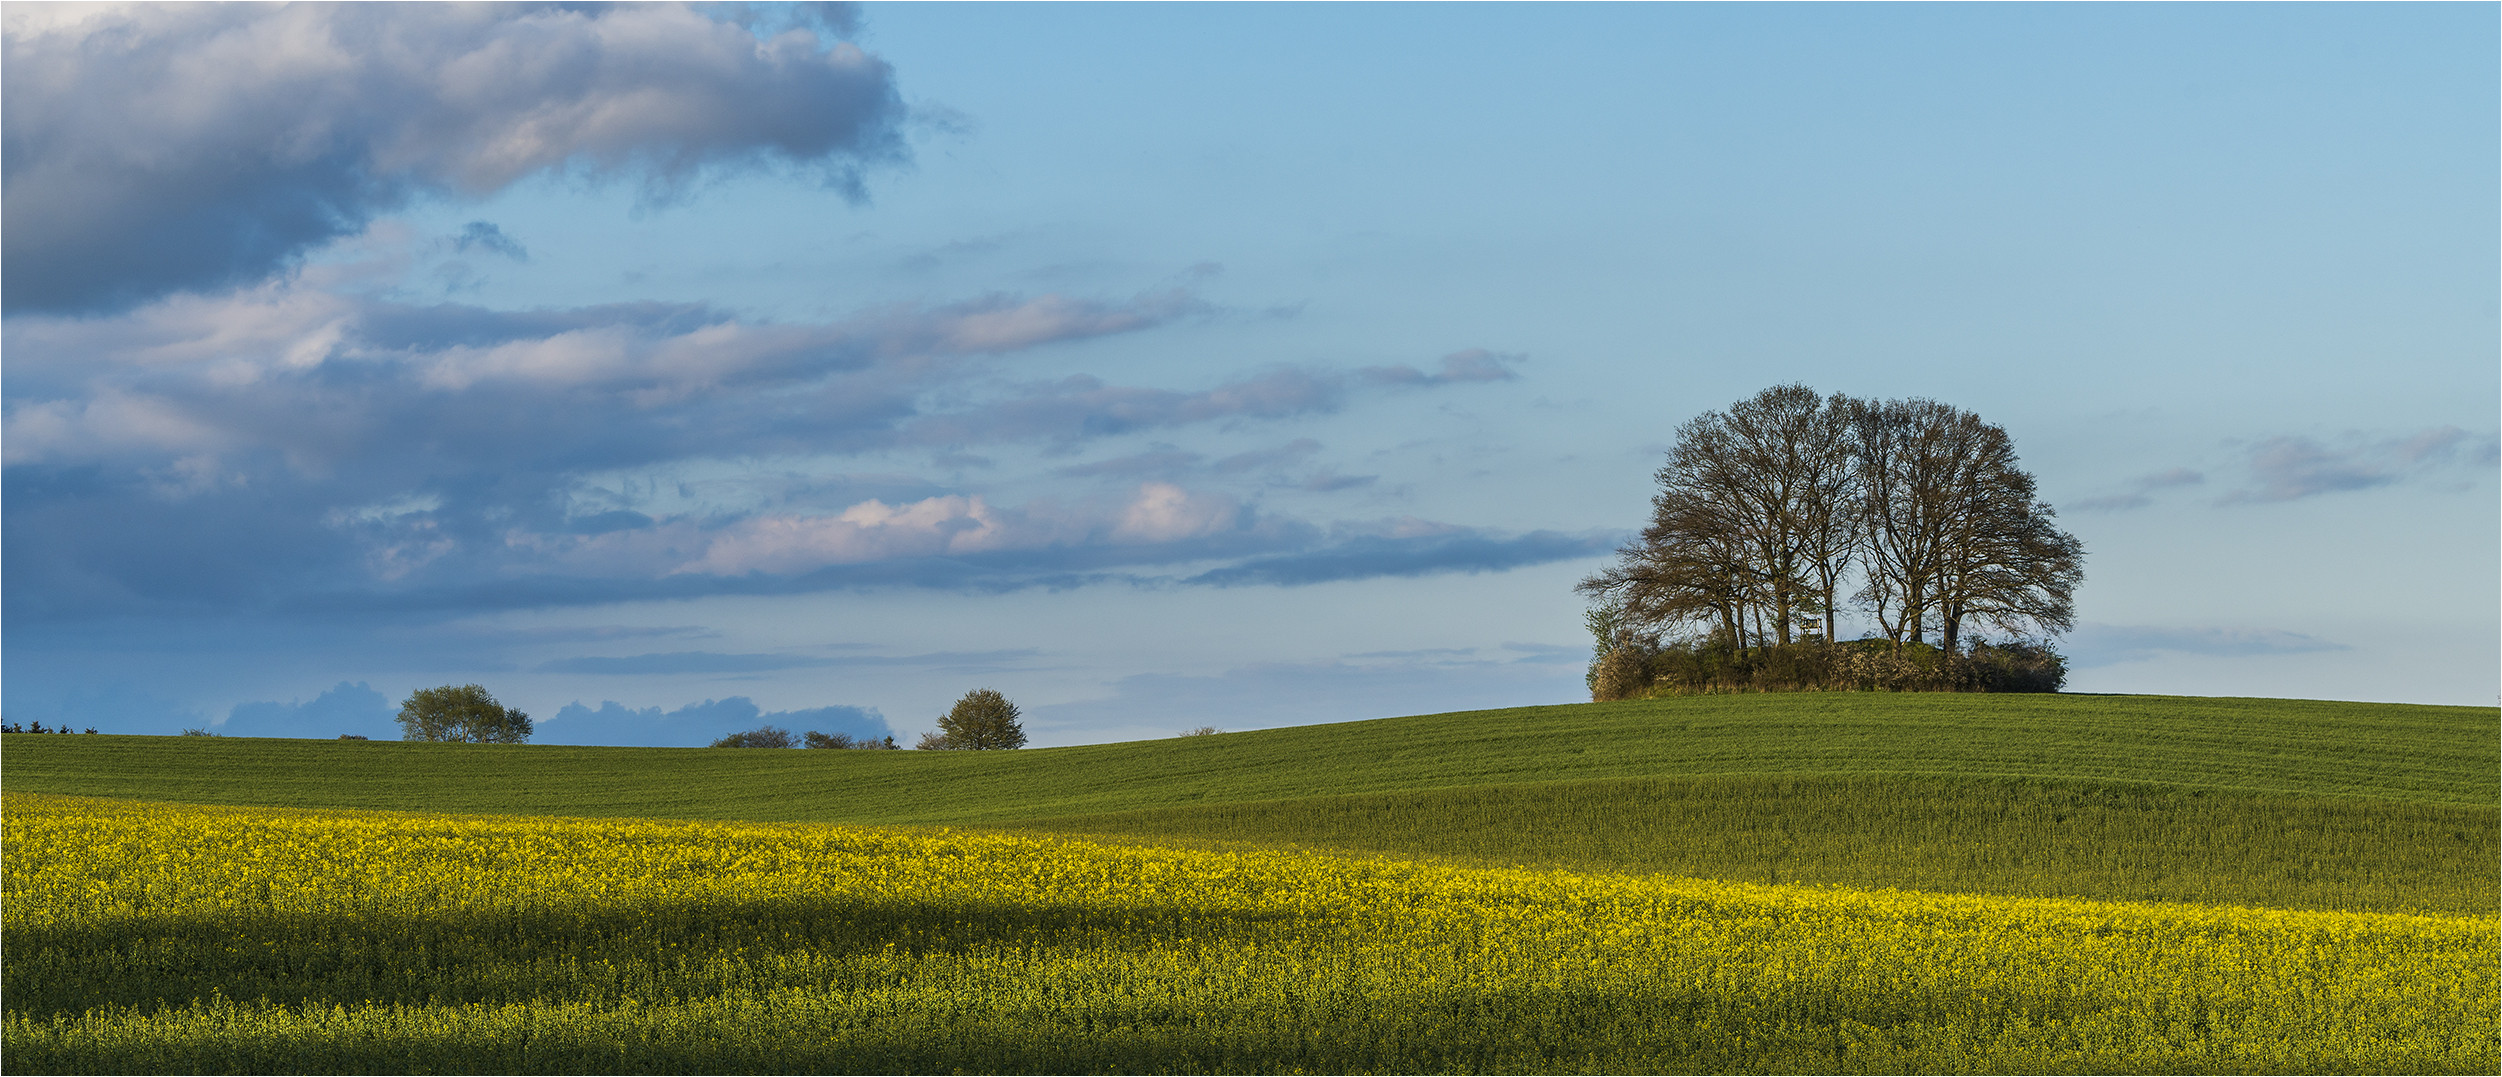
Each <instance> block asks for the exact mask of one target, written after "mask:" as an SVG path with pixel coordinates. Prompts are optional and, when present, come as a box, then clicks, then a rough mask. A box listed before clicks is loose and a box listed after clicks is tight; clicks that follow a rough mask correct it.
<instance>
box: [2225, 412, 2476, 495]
mask: <svg viewBox="0 0 2502 1077" xmlns="http://www.w3.org/2000/svg"><path fill="white" fill-rule="evenodd" d="M2497 460H2502V438H2497V437H2496V436H2495V435H2492V434H2471V433H2469V432H2467V431H2465V430H2461V429H2459V428H2458V427H2455V426H2444V427H2437V428H2434V429H2429V430H2423V431H2419V432H2416V433H2413V434H2406V435H2401V436H2397V437H2383V438H2371V437H2367V436H2363V435H2351V434H2350V435H2347V436H2346V437H2344V438H2342V439H2339V440H2338V441H2337V442H2336V443H2334V444H2323V443H2321V442H2320V441H2318V440H2315V439H2313V438H2308V437H2297V436H2288V437H2273V438H2268V439H2266V440H2264V441H2260V442H2258V443H2256V444H2253V445H2251V446H2250V447H2249V449H2248V450H2247V455H2246V456H2245V458H2244V464H2245V466H2246V467H2247V468H2248V470H2249V473H2250V478H2251V484H2250V485H2248V486H2246V487H2244V488H2242V489H2239V490H2236V491H2233V492H2231V493H2228V494H2226V495H2225V496H2224V497H2222V498H2221V499H2219V502H2218V503H2220V504H2239V503H2245V502H2270V501H2292V500H2295V499H2298V498H2305V497H2317V496H2319V495H2322V494H2333V493H2344V492H2348V491H2353V490H2368V489H2371V488H2373V487H2376V486H2387V485H2390V484H2392V483H2396V482H2399V481H2401V480H2403V479H2405V478H2407V477H2409V476H2410V475H2417V474H2422V473H2427V472H2431V471H2434V470H2437V469H2441V468H2448V467H2473V468H2480V469H2487V470H2490V469H2491V468H2493V467H2494V466H2495V463H2496V462H2497Z"/></svg>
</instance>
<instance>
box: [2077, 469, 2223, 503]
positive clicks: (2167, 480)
mask: <svg viewBox="0 0 2502 1077" xmlns="http://www.w3.org/2000/svg"><path fill="white" fill-rule="evenodd" d="M2205 481H2207V477H2206V476H2205V475H2203V474H2200V473H2198V472H2196V471H2192V470H2190V469H2188V468H2185V467H2176V468H2168V469H2166V470H2163V471H2157V472H2154V473H2153V474H2149V475H2140V476H2138V477H2136V478H2134V479H2130V480H2129V481H2128V483H2127V484H2126V486H2125V487H2124V488H2123V492H2121V493H2116V494H2106V495H2104V496H2101V497H2089V498H2086V499H2084V500H2082V501H2076V502H2072V503H2070V504H2069V505H2068V506H2067V507H2068V508H2069V509H2071V510H2074V511H2077V512H2124V511H2127V510H2129V509H2142V508H2145V507H2146V506H2148V505H2152V504H2154V498H2153V496H2152V495H2153V494H2154V493H2155V491H2158V490H2168V489H2171V488H2173V487H2179V486H2196V485H2198V484H2200V483H2203V482H2205Z"/></svg>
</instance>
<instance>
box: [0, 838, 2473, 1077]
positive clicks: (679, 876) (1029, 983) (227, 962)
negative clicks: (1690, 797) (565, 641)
mask: <svg viewBox="0 0 2502 1077" xmlns="http://www.w3.org/2000/svg"><path fill="white" fill-rule="evenodd" d="M4 810H5V842H6V850H5V852H6V891H5V899H6V905H5V913H4V915H0V930H4V932H5V938H0V944H5V977H6V982H5V1010H6V1018H5V1030H4V1031H5V1038H4V1039H0V1050H4V1051H5V1054H6V1058H5V1064H6V1067H7V1068H8V1069H9V1070H11V1071H13V1072H23V1073H35V1072H64V1071H109V1072H150V1071H179V1072H280V1071H294V1072H336V1071H393V1072H550V1071H557V1072H564V1071H570V1072H582V1071H595V1072H596V1071H607V1072H632V1071H649V1072H687V1071H696V1072H707V1071H708V1072H742V1071H745V1072H754V1071H767V1072H805V1071H867V1072H897V1071H941V1072H945V1071H1057V1072H1082V1071H1128V1072H1142V1071H1143V1072H1165V1071H1190V1072H1205V1071H1232V1072H1242V1071H1262V1072H1293V1071H1320V1072H1365V1071H1399V1072H1485V1071H1495V1072H1574V1071H1595V1070H1607V1071H1745V1072H1762V1071H1811V1072H1849V1071H1874V1072H1910V1071H2025V1072H2051V1071H2096V1072H2155V1071H2162V1072H2307V1071H2377V1072H2478V1073H2492V1072H2494V1071H2495V1070H2496V1068H2497V1049H2496V1034H2497V1027H2496V1007H2497V1000H2496V972H2495V970H2496V963H2497V951H2496V932H2497V922H2496V918H2495V917H2493V916H2479V917H2427V916H2400V915H2379V914H2360V913H2331V912H2289V911H2275V910H2264V909H2244V908H2210V907H2202V906H2190V905H2152V904H2124V903H2106V902H2084V901H2058V900H2042V899H2011V898H1986V897H1968V896H1941V895H1932V894H1920V893H1903V892H1894V891H1869V890H1844V889H1819V888H1801V887H1770V886H1754V885H1743V884H1735V883H1726V882H1713V881H1703V880H1691V879H1679V878H1665V877H1624V876H1594V875H1578V874H1570V873H1562V872H1536V871H1505V870H1488V869H1469V868H1457V867H1449V866H1438V865H1432V864H1422V863H1413V862H1401V861H1394V860H1386V859H1355V858H1345V857H1333V856H1324V855H1317V854H1305V853H1291V852H1208V851H1190V850H1173V849H1158V848H1147V847H1135V846H1121V845H1103V844H1092V843H1086V842H1080V841H1074V840H1058V839H1050V838H1037V837H1030V836H1010V835H1004V834H997V833H986V832H966V831H950V830H909V831H905V830H870V829H856V828H846V827H834V826H818V825H760V824H726V823H698V822H650V821H632V820H602V819H560V818H523V817H482V816H448V815H420V814H400V813H382V812H349V813H337V812H330V813H318V812H308V811H288V810H275V809H253V808H226V807H199V806H186V805H171V804H153V803H141V802H125V801H104V800H86V799H73V798H56V797H37V796H26V795H17V794H12V795H9V796H7V797H6V798H5V802H4Z"/></svg>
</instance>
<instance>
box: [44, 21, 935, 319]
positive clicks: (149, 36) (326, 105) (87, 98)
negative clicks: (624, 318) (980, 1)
mask: <svg viewBox="0 0 2502 1077" xmlns="http://www.w3.org/2000/svg"><path fill="white" fill-rule="evenodd" d="M810 21H813V22H815V23H816V24H817V25H818V26H820V27H828V28H839V27H843V26H848V25H849V24H850V17H849V16H843V17H839V18H826V17H814V18H812V19H811V20H810ZM838 32H840V31H839V30H838ZM177 101H178V102H181V107H168V105H167V103H168V102H177ZM661 101H665V102H667V107H654V103H655V102H661ZM904 120H905V110H904V107H903V105H902V104H901V99H900V97H899V96H898V94H897V92H896V89H895V84H894V76H893V72H892V71H891V70H890V69H889V68H888V66H887V65H886V64H885V63H884V62H883V61H881V60H879V59H877V58H876V57H873V56H870V55H868V54H867V53H864V52H862V51H860V50H859V49H858V48H856V47H854V46H852V45H849V44H844V43H840V42H836V43H832V44H830V45H829V43H828V42H827V41H825V40H824V39H823V38H821V37H819V36H818V33H817V32H816V31H815V30H813V29H810V28H807V27H804V26H793V27H791V28H790V29H786V30H783V31H781V32H780V33H777V34H774V35H773V36H771V37H769V38H766V39H763V40H759V39H758V37H757V35H756V34H754V33H752V32H750V30H749V29H748V28H745V27H742V26H740V25H737V24H736V23H735V22H716V21H714V20H712V19H709V18H706V17H705V16H704V15H702V14H699V13H698V12H697V11H696V10H694V9H693V8H692V7H690V6H687V5H682V4H621V5H615V6H607V5H597V6H592V7H589V8H578V7H560V6H554V5H546V6H541V5H459V4H342V5H311V4H305V5H276V4H231V5H229V4H211V5H196V6H194V5H163V6H156V5H147V6H138V5H134V6H129V7H123V6H119V5H113V6H107V5H58V6H54V5H14V6H12V8H11V9H10V10H9V12H8V14H7V20H6V26H5V63H0V162H4V165H0V167H5V173H4V174H0V175H4V176H5V180H4V182H5V194H6V198H5V207H4V208H0V230H4V231H5V240H4V241H0V242H5V252H4V253H0V260H4V261H5V269H6V282H7V283H6V290H5V293H4V294H0V306H5V309H7V310H8V311H11V312H20V311H34V310H50V311H98V310H110V309H116V308H122V307H127V306H130V305H132V304H135V303H138V302H142V301H145V300H148V299H151V298H154V297H157V296H162V295H166V294H169V293H172V292H176V291H183V290H216V289H222V288H229V287H234V286H239V285H249V284H251V283H254V282H256V281H260V280H264V279H267V278H268V277H270V276H271V275H273V274H276V273H279V272H282V271H284V270H285V269H287V268H288V267H289V266H291V265H293V264H295V262H296V260H297V259H298V258H299V257H300V256H301V255H303V254H304V253H305V252H307V251H309V250H311V249H313V248H315V247H318V246H320V245H322V244H325V243H328V242H330V241H331V240H334V239H337V238H339V237H341V236H346V235H351V234H354V233H356V232H358V231H360V230H361V229H363V228H364V226H365V225H366V224H367V222H369V221H371V220H372V219H373V218H374V217H375V216H376V215H378V214H381V213H385V212H389V211H390V210H392V209H394V208H396V207H399V206H401V205H404V204H406V203H407V202H408V201H410V200H411V199H412V198H415V197H418V196H420V195H428V196H447V197H475V196H482V195H485V194H488V193H492V192H494V191H496V190H499V189H501V188H503V187H505V186H508V185H510V184H511V183H513V182H515V181H516V180H519V179H521V178H523V177H525V176H529V175H532V174H534V173H542V172H549V171H570V172H575V173H578V174H581V175H586V176H591V177H597V178H612V179H627V180H633V181H638V182H640V183H642V184H643V185H644V188H645V191H646V193H647V195H648V196H650V197H654V198H661V199H665V198H666V197H668V196H669V195H670V193H671V192H674V191H677V190H681V189H683V188H684V187H685V185H687V184H688V183H689V182H691V181H693V180H695V179H697V178H698V177H699V176H700V175H702V174H704V173H707V172H715V171H720V170H724V169H739V168H752V167H758V166H783V167H797V168H801V169H806V170H810V171H813V172H814V173H815V174H816V175H818V176H819V177H820V178H822V179H823V181H824V182H825V183H827V184H828V185H829V186H832V187H834V188H836V189H837V190H840V191H842V192H844V193H846V194H847V195H850V196H852V197H858V196H859V193H860V190H861V188H860V182H861V174H862V170H863V169H864V168H867V167H870V166H872V165H875V164H878V163H880V162H886V161H894V160H900V159H901V158H902V157H903V156H904V148H903V142H902V139H901V137H900V135H899V133H898V129H899V127H900V125H901V124H902V123H903V122H904Z"/></svg>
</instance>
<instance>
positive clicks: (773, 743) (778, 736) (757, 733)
mask: <svg viewBox="0 0 2502 1077" xmlns="http://www.w3.org/2000/svg"><path fill="white" fill-rule="evenodd" d="M712 746H713V747H715V748H796V747H799V741H798V740H797V739H795V738H793V737H792V736H791V731H790V730H787V729H784V728H782V727H780V726H771V725H766V726H757V727H756V728H754V729H750V730H747V731H745V732H743V733H732V734H730V735H729V736H726V737H723V738H721V739H720V740H716V741H714V742H712Z"/></svg>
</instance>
